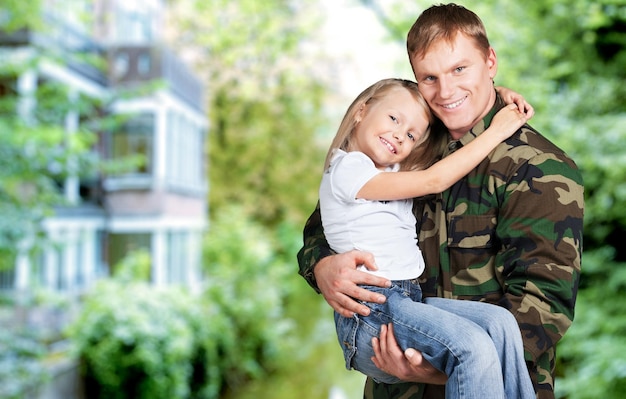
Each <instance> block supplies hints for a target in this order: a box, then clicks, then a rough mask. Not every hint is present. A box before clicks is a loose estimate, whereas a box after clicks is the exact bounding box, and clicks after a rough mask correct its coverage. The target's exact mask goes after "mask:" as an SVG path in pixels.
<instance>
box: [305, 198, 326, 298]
mask: <svg viewBox="0 0 626 399" xmlns="http://www.w3.org/2000/svg"><path fill="white" fill-rule="evenodd" d="M303 242H304V245H303V247H302V248H301V249H300V251H298V266H299V268H300V269H299V271H298V273H299V274H300V275H301V276H302V277H304V279H305V280H306V281H307V282H308V283H309V285H310V286H311V287H313V289H314V290H315V291H317V292H318V293H320V290H319V289H318V288H317V282H316V281H315V275H314V274H313V268H314V267H315V265H316V264H317V262H319V261H320V259H322V258H324V257H326V256H330V255H333V254H334V252H333V251H332V250H331V249H330V246H329V245H328V242H327V241H326V237H325V236H324V228H323V227H322V216H321V213H320V204H319V201H318V203H317V206H316V207H315V210H314V211H313V213H312V214H311V216H309V220H307V222H306V224H305V226H304V232H303Z"/></svg>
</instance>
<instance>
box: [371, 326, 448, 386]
mask: <svg viewBox="0 0 626 399" xmlns="http://www.w3.org/2000/svg"><path fill="white" fill-rule="evenodd" d="M372 346H373V347H374V357H372V361H373V362H374V364H375V365H376V367H378V368H379V369H381V370H383V371H384V372H386V373H387V374H391V375H394V376H396V377H398V378H400V379H401V380H402V381H408V382H422V383H426V384H434V385H444V384H445V383H446V381H447V380H448V376H446V374H445V373H443V372H441V371H439V370H437V369H436V368H434V367H433V366H431V365H430V363H428V361H426V359H424V357H423V356H422V354H421V353H420V352H418V351H416V350H415V349H413V348H409V349H407V350H406V351H404V352H402V349H401V348H400V346H398V343H397V341H396V337H395V336H394V335H393V325H391V324H389V326H388V327H387V326H385V325H383V326H382V327H381V329H380V338H373V339H372Z"/></svg>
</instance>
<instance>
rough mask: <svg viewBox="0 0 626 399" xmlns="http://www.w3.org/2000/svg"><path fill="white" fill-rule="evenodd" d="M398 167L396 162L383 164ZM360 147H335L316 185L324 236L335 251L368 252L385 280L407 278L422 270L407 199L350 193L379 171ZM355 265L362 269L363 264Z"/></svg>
mask: <svg viewBox="0 0 626 399" xmlns="http://www.w3.org/2000/svg"><path fill="white" fill-rule="evenodd" d="M397 170H398V165H395V166H394V167H393V168H388V171H389V172H395V171H397ZM380 172H381V171H380V170H378V169H376V166H375V165H374V162H373V161H372V160H371V159H370V158H369V157H368V156H367V155H365V154H363V153H362V152H357V151H354V152H349V153H346V152H345V151H342V150H335V152H334V154H333V158H332V160H331V163H330V167H329V168H328V170H327V171H326V172H325V173H324V175H323V176H322V182H321V184H320V192H319V197H320V211H321V215H322V226H323V227H324V235H325V236H326V240H327V241H328V244H329V245H330V247H331V248H332V249H333V250H334V251H336V252H339V253H343V252H347V251H350V250H352V249H358V250H362V251H367V252H371V253H372V254H374V258H375V259H376V265H377V266H378V271H376V272H372V273H373V274H376V275H379V276H383V277H385V278H388V279H390V280H409V279H413V278H416V277H419V275H420V274H422V272H423V271H424V258H423V257H422V253H421V251H420V249H419V247H418V246H417V235H416V231H415V216H414V215H413V211H412V206H413V201H412V200H411V199H407V200H399V201H370V200H365V199H357V198H356V194H357V193H358V192H359V190H360V189H361V188H362V187H363V186H364V185H365V183H367V182H368V181H369V180H370V179H371V178H372V177H374V176H375V175H377V174H378V173H380ZM361 269H362V270H364V271H368V272H369V270H367V269H366V268H365V267H364V266H361Z"/></svg>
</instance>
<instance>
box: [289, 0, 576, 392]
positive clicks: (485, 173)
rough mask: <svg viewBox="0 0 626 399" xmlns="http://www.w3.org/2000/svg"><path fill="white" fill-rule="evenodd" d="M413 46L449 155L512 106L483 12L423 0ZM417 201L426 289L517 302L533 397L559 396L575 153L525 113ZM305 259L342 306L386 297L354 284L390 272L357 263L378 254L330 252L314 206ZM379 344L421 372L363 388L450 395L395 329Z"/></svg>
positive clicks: (570, 275)
mask: <svg viewBox="0 0 626 399" xmlns="http://www.w3.org/2000/svg"><path fill="white" fill-rule="evenodd" d="M407 50H408V54H409V59H410V62H411V65H412V67H413V72H414V74H415V77H416V80H417V82H418V85H419V89H420V92H421V93H422V95H423V96H424V98H425V99H426V101H427V102H428V105H429V106H430V107H431V109H432V111H433V113H434V114H435V115H436V116H437V118H438V119H439V121H440V122H441V123H438V124H436V125H435V126H434V127H433V134H437V132H439V133H440V134H446V133H447V134H448V137H449V139H450V142H449V145H448V150H447V151H446V153H445V154H444V156H445V155H447V153H450V152H452V151H454V150H455V149H457V148H460V146H462V145H465V144H467V143H468V142H470V141H471V140H473V139H474V138H475V137H476V136H477V135H479V134H480V133H481V132H483V131H484V130H485V129H486V128H487V127H488V126H489V123H490V122H491V119H492V117H493V115H494V114H495V112H497V110H499V109H500V108H502V106H504V104H503V102H502V100H501V99H500V98H499V97H498V96H497V93H496V91H495V89H494V86H493V78H494V77H495V75H496V72H497V66H498V63H497V58H496V53H495V51H494V49H493V48H491V46H490V44H489V41H488V39H487V35H486V32H485V29H484V26H483V24H482V22H481V21H480V19H479V18H478V16H476V15H475V14H474V13H473V12H471V11H469V10H467V9H465V8H464V7H461V6H458V5H455V4H448V5H438V6H433V7H431V8H429V9H428V10H426V11H424V13H422V14H421V15H420V17H419V18H418V19H417V20H416V22H415V24H414V25H413V27H412V28H411V30H410V31H409V34H408V37H407ZM414 208H415V211H416V216H417V219H418V226H417V227H418V233H419V241H420V247H421V249H422V252H423V254H424V257H425V260H426V271H425V272H424V274H423V275H422V276H421V278H420V283H421V284H422V288H423V290H424V295H425V296H443V297H448V298H457V299H461V300H479V301H486V302H489V303H493V304H497V305H500V306H503V307H505V308H506V309H508V310H509V311H511V313H512V314H513V315H514V316H515V318H516V320H517V321H518V324H519V327H520V329H521V332H522V337H523V340H524V350H525V358H526V361H527V365H528V369H529V372H530V376H531V379H532V381H533V384H534V387H535V391H536V392H537V398H539V399H548V398H554V368H555V348H556V344H557V342H558V341H559V340H560V339H561V337H562V336H563V334H565V332H566V331H567V329H568V328H569V326H570V325H571V322H572V320H573V317H574V304H575V300H576V293H577V289H578V280H579V275H580V265H581V252H582V219H583V187H582V178H581V176H580V173H579V171H578V169H577V167H576V165H575V164H574V162H573V161H572V160H571V159H570V158H569V157H568V156H567V155H566V154H565V153H563V151H561V150H560V149H559V148H557V147H556V146H555V145H554V144H552V143H550V142H549V141H548V140H547V139H546V138H544V137H543V136H541V135H540V134H539V133H538V132H537V131H535V130H534V129H532V128H531V127H529V126H527V125H526V126H524V127H523V128H522V129H520V131H519V132H517V133H516V134H514V135H513V136H512V137H511V138H509V139H507V140H506V141H505V142H504V143H502V144H501V145H500V146H498V147H497V148H496V149H495V150H494V151H493V152H492V153H491V154H490V155H489V156H488V157H487V158H486V159H485V160H484V161H483V162H482V163H481V164H480V165H479V166H478V167H476V169H474V170H473V171H472V172H471V173H469V174H468V175H467V176H466V177H465V178H463V179H461V180H460V181H459V182H457V183H456V184H455V185H453V186H452V187H451V188H450V189H448V190H446V191H445V192H444V193H442V195H440V196H438V197H436V198H426V199H420V200H418V201H416V206H415V207H414ZM331 255H332V256H331ZM298 260H299V264H300V274H302V275H303V276H304V277H305V279H306V280H307V281H308V282H309V284H311V285H312V286H313V287H314V288H315V289H316V290H318V291H319V292H321V293H322V294H323V295H324V298H325V299H326V301H327V302H328V303H329V304H330V305H331V306H332V307H333V308H334V309H335V310H337V311H338V312H339V313H341V314H342V315H343V316H345V317H350V316H351V315H352V314H353V313H358V314H362V315H367V313H368V310H367V308H366V307H365V306H363V305H362V304H360V303H358V302H356V301H355V300H354V299H353V298H355V299H358V300H361V301H371V302H383V301H384V300H385V298H384V297H382V298H381V297H380V296H378V295H376V294H374V293H371V292H369V291H367V290H364V289H362V288H360V287H358V286H357V284H369V285H380V286H386V285H388V284H389V281H387V280H385V279H382V278H379V277H376V276H374V275H372V274H370V273H366V272H361V271H358V270H356V267H357V265H360V264H364V265H366V266H367V267H368V268H370V269H373V268H375V266H374V264H373V259H372V256H371V255H370V254H367V253H363V252H359V251H352V252H349V253H344V254H341V255H334V254H332V252H331V251H330V250H329V248H328V245H327V244H326V241H325V239H324V236H323V230H322V228H321V223H320V221H319V211H318V210H316V211H315V212H314V213H313V214H312V215H311V218H310V219H309V220H308V221H307V225H306V227H305V231H304V247H303V248H302V249H301V250H300V252H299V253H298ZM450 328H454V326H450ZM375 347H376V349H377V356H376V362H377V365H378V366H379V367H380V368H382V369H384V370H386V371H387V372H390V373H392V374H395V375H396V376H398V377H400V378H401V379H403V380H405V381H412V382H413V383H404V384H396V385H385V384H376V383H374V382H373V381H372V380H370V379H368V381H367V383H366V390H365V397H366V398H420V397H425V398H439V397H441V398H443V386H442V384H444V383H445V375H443V376H442V374H441V373H440V372H438V371H437V370H434V369H433V368H432V366H430V365H428V364H427V363H426V362H425V361H423V359H422V358H421V356H420V354H419V353H418V352H416V351H415V350H412V349H408V350H407V351H406V352H405V353H404V354H403V353H402V352H401V351H400V349H399V348H398V347H397V346H395V340H394V338H393V334H389V331H388V330H387V329H383V330H382V331H381V337H380V341H378V342H375ZM415 382H418V383H426V385H424V384H416V383H415Z"/></svg>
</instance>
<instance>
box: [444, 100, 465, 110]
mask: <svg viewBox="0 0 626 399" xmlns="http://www.w3.org/2000/svg"><path fill="white" fill-rule="evenodd" d="M464 100H465V98H462V99H460V100H459V101H456V102H453V103H452V104H445V105H443V107H444V108H446V109H454V108H456V107H458V106H459V105H461V104H462V103H463V101H464Z"/></svg>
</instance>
